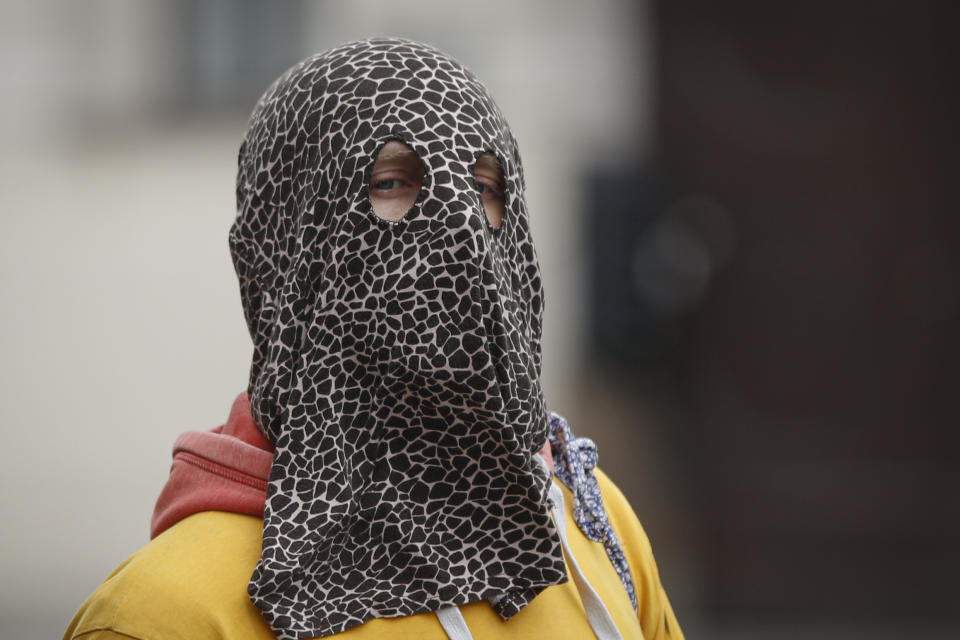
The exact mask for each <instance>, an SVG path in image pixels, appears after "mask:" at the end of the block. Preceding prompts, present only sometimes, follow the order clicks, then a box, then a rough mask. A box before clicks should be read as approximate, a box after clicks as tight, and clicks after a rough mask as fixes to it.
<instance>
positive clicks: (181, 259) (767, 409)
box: [0, 0, 960, 638]
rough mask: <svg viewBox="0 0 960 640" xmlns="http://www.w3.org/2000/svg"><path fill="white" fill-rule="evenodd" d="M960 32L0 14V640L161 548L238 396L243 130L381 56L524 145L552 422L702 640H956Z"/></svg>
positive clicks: (517, 20) (216, 14)
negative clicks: (478, 100)
mask: <svg viewBox="0 0 960 640" xmlns="http://www.w3.org/2000/svg"><path fill="white" fill-rule="evenodd" d="M958 13H960V12H958V5H957V4H956V3H953V2H949V1H946V0H945V1H943V2H935V1H917V2H909V3H908V2H886V1H882V2H867V1H863V2H820V1H812V2H803V3H798V2H774V3H771V2H760V1H754V2H740V1H730V2H724V3H716V2H707V1H696V0H662V1H659V2H657V1H653V0H650V1H646V2H629V1H627V0H602V1H596V2H590V3H587V2H583V1H582V0H552V1H543V2H509V1H503V2H501V1H499V0H490V1H488V2H485V3H480V4H478V3H471V4H469V5H468V4H462V3H451V2H443V1H442V0H431V1H416V0H408V1H407V2H404V3H386V2H369V1H353V2H349V3H348V2H339V3H337V2H305V1H290V2H284V3H265V2H263V3H261V2H253V1H252V0H246V1H227V0H175V1H171V2H164V3H159V2H146V1H122V0H116V1H107V0H91V1H88V2H83V3H72V2H66V1H64V2H38V1H29V0H2V1H0V34H2V35H0V51H2V60H3V67H2V82H0V91H2V94H0V140H2V144H0V181H2V182H0V186H2V189H0V264H2V266H0V300H2V304H3V307H2V308H3V317H2V320H0V349H2V353H3V357H2V361H0V403H2V407H3V409H4V411H3V419H2V427H0V429H2V430H3V431H2V435H3V441H4V443H5V446H4V447H2V451H0V486H2V487H3V488H2V493H0V500H2V502H0V509H2V513H3V516H4V519H3V526H2V529H0V566H2V567H3V568H2V570H0V575H2V578H3V579H2V581H0V637H2V638H42V637H47V638H50V637H59V634H60V633H62V631H63V629H64V628H65V626H66V624H67V622H68V621H69V619H70V617H71V616H72V615H73V612H74V611H75V610H76V608H77V607H78V606H79V605H80V603H81V602H82V601H83V599H84V598H85V597H86V596H87V595H88V594H89V593H90V592H91V591H92V590H93V589H94V588H95V587H96V586H97V585H98V584H99V583H100V582H101V581H102V580H103V579H104V578H105V577H106V575H107V574H108V573H109V572H110V571H112V569H113V568H114V567H115V566H116V565H117V564H118V563H119V562H120V561H122V560H123V559H124V558H125V557H126V556H127V555H129V554H130V553H131V552H133V551H134V550H136V549H137V548H139V547H140V546H141V545H142V544H144V543H145V542H146V541H147V539H148V527H149V520H150V515H151V512H152V508H153V502H154V500H155V498H156V495H157V494H158V492H159V490H160V488H161V487H162V485H163V483H164V480H165V478H166V475H167V471H168V469H169V463H170V451H171V447H172V443H173V441H174V439H175V437H176V436H177V435H178V434H179V433H180V432H182V431H185V430H189V429H207V428H211V427H213V426H216V425H218V424H220V423H222V421H223V420H224V419H225V417H226V414H227V411H228V409H229V407H230V403H231V401H232V400H233V397H234V396H235V394H236V393H238V392H239V391H241V390H242V389H243V388H244V387H245V384H246V375H247V366H248V364H249V358H250V344H249V338H248V336H247V334H246V327H245V325H244V323H243V319H242V314H241V310H240V303H239V296H238V293H237V287H236V283H235V278H234V275H233V271H232V266H231V263H230V258H229V253H228V250H227V242H226V233H227V229H228V227H229V225H230V223H231V221H232V216H233V213H234V201H233V180H234V171H235V166H236V164H235V163H236V151H237V148H238V146H239V141H240V137H241V135H242V134H243V131H244V128H245V123H246V118H247V115H248V114H249V112H250V110H251V109H252V107H253V104H254V102H255V100H256V98H257V97H258V96H259V94H260V93H261V92H262V91H263V89H264V88H265V87H266V86H267V85H268V84H269V82H270V81H271V80H272V79H273V78H274V77H276V76H277V75H278V74H280V73H281V72H282V71H283V70H285V69H286V68H287V67H289V66H291V65H292V64H293V63H294V62H296V61H298V60H299V59H301V58H303V57H305V56H306V55H308V54H310V53H313V52H317V51H321V50H324V49H326V48H329V47H331V46H334V45H336V44H339V43H341V42H344V41H347V40H351V39H356V38H363V37H369V36H374V35H396V36H404V37H409V38H414V39H418V40H423V41H426V42H429V43H431V44H434V45H435V46H437V47H438V48H440V49H442V50H444V51H446V52H448V53H450V54H452V55H454V56H455V57H457V58H458V59H460V60H461V61H462V62H463V63H465V64H466V65H467V66H468V67H470V68H471V69H473V70H474V71H475V72H476V74H477V75H478V76H479V77H480V78H481V79H483V80H484V82H485V83H486V84H487V86H488V87H489V89H490V90H491V93H492V94H493V95H494V96H495V97H496V98H497V100H498V102H499V103H500V106H501V108H502V110H503V111H504V113H505V114H506V116H507V118H508V119H509V120H510V122H511V124H512V127H513V129H514V133H515V134H516V136H517V138H518V139H519V141H520V146H521V149H522V151H523V154H524V163H525V168H526V172H527V182H528V189H529V190H528V194H527V197H528V202H529V205H530V208H531V210H532V215H533V227H534V235H535V237H536V240H537V243H538V248H539V252H540V257H541V263H542V268H543V271H544V280H545V285H546V289H547V317H546V328H545V331H546V335H545V345H544V351H545V372H544V378H545V384H546V393H547V400H548V403H549V404H550V406H551V408H553V410H555V411H558V412H561V413H564V414H566V415H567V417H568V418H569V419H570V421H571V424H572V425H573V426H574V428H575V430H576V432H577V433H578V434H579V435H588V436H590V437H592V438H593V439H595V440H596V441H597V442H598V446H599V451H600V464H601V466H602V467H603V468H604V469H605V470H606V471H607V472H608V473H609V474H610V475H611V476H612V477H613V478H614V480H615V481H616V482H617V483H618V484H619V485H620V486H621V488H622V489H623V490H624V492H625V493H626V494H627V496H628V497H629V498H630V500H631V502H632V504H633V506H634V508H635V510H636V511H637V513H638V515H639V516H640V519H641V520H642V521H643V523H644V525H645V527H646V529H647V532H648V534H649V535H650V538H651V540H652V542H653V545H654V549H655V551H656V555H657V559H658V562H659V565H660V571H661V576H662V578H663V581H664V584H665V586H666V588H667V591H668V593H669V594H670V597H671V600H672V602H673V605H674V608H675V610H676V612H677V615H678V616H679V619H680V622H681V625H682V626H683V627H684V629H685V631H686V633H687V636H688V637H691V638H806V637H814V636H816V637H826V638H841V637H842V638H850V637H871V638H900V637H911V638H941V637H943V638H946V637H951V638H953V637H957V634H958V632H960V606H958V605H957V602H956V601H957V599H958V596H960V589H958V587H957V584H958V581H957V575H958V573H960V550H958V542H960V501H958V498H957V490H958V488H960V477H958V476H960V466H958V462H960V459H958V458H960V454H958V435H957V429H956V426H957V424H958V421H957V417H956V407H955V405H956V399H957V395H958V394H957V389H958V384H957V383H958V382H960V376H958V373H957V361H958V356H960V353H958V351H960V349H958V346H960V345H958V337H957V335H958V332H957V328H958V320H960V287H958V286H957V276H958V274H960V264H958V262H960V257H958V255H960V254H958V251H957V250H958V248H960V229H958V227H960V216H958V215H957V214H958V207H957V193H958V179H957V168H958V163H957V162H956V154H957V148H958V142H960V140H958V137H957V133H958V131H957V114H958V113H960V104H958V103H960V100H958V92H957V79H958V75H957V68H956V66H957V65H956V63H957V60H958V59H960V58H958V55H960V51H958V41H960V39H958V35H960V34H958V26H960V22H958V17H960V16H958ZM951 425H952V426H951Z"/></svg>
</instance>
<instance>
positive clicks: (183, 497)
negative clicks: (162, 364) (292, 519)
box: [150, 393, 273, 538]
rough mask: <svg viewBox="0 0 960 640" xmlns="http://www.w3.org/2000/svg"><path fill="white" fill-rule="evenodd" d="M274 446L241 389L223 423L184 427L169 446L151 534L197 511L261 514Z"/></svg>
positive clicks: (156, 533)
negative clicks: (168, 464)
mask: <svg viewBox="0 0 960 640" xmlns="http://www.w3.org/2000/svg"><path fill="white" fill-rule="evenodd" d="M272 462H273V445H272V444H270V442H269V441H268V440H267V439H266V438H264V437H263V435H261V434H260V431H259V430H258V429H257V425H256V424H255V423H254V421H253V417H252V416H251V415H250V400H249V399H248V398H247V394H246V393H241V394H240V395H239V396H237V399H236V400H234V402H233V407H232V408H231V409H230V416H229V417H228V418H227V422H226V423H225V424H223V425H221V426H219V427H217V428H216V429H212V430H210V431H188V432H186V433H184V434H182V435H181V436H180V437H179V438H177V441H176V443H175V444H174V446H173V465H172V466H171V467H170V478H169V479H168V480H167V484H166V486H164V488H163V491H162V492H161V493H160V497H159V498H158V499H157V504H156V507H154V511H153V520H152V522H151V525H150V537H151V538H155V537H157V536H158V535H160V534H161V533H163V532H164V531H165V530H167V529H168V528H170V527H171V526H173V525H174V524H176V523H177V522H179V521H180V520H183V519H184V518H186V517H187V516H189V515H192V514H194V513H197V512H199V511H231V512H234V513H242V514H246V515H251V516H257V517H263V503H264V500H265V498H266V494H267V478H269V476H270V465H271V464H272Z"/></svg>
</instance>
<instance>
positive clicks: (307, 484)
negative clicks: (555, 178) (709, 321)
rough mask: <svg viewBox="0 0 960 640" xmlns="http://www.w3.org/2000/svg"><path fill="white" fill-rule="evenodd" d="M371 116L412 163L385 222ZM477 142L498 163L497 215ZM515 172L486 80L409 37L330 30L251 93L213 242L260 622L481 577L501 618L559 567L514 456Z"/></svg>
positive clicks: (422, 594) (518, 297) (529, 276)
mask: <svg viewBox="0 0 960 640" xmlns="http://www.w3.org/2000/svg"><path fill="white" fill-rule="evenodd" d="M391 140H400V141H402V142H404V143H406V144H407V145H408V146H409V147H410V148H411V149H412V150H413V151H414V152H416V154H417V155H418V156H419V157H420V159H421V160H422V162H423V164H424V168H425V170H426V175H425V177H424V179H423V185H422V189H421V191H420V194H419V197H418V198H417V201H416V203H415V204H414V206H413V208H412V209H411V210H410V211H409V212H408V213H407V215H406V216H405V218H404V219H403V220H401V221H399V222H397V223H390V222H386V221H384V220H381V219H380V218H378V217H377V216H376V214H375V213H374V212H373V211H372V209H371V204H370V199H369V194H368V182H369V175H370V170H371V168H372V165H373V163H374V160H375V158H376V156H377V153H378V151H379V150H380V148H382V147H383V145H385V144H386V143H387V142H389V141H391ZM484 153H492V154H494V155H495V156H496V157H497V159H498V160H499V162H500V165H501V167H502V168H503V174H504V179H505V185H506V189H505V198H506V204H505V213H504V218H503V221H502V223H501V225H500V227H499V228H497V229H494V228H493V227H491V226H490V225H489V224H488V222H487V221H486V218H485V215H484V210H483V205H482V202H481V199H480V194H479V192H478V190H477V185H476V183H475V181H474V179H473V166H474V163H475V162H476V160H477V158H478V157H479V156H481V155H482V154H484ZM523 194H524V183H523V173H522V169H521V166H520V156H519V153H518V150H517V144H516V141H515V139H514V137H513V135H512V134H511V133H510V130H509V128H508V126H507V123H506V121H505V120H504V118H503V116H502V115H501V114H500V111H499V109H498V108H497V106H496V105H495V104H494V102H493V100H492V99H491V98H490V96H489V95H488V93H487V91H486V89H485V88H484V87H483V85H481V84H480V82H479V81H478V80H477V79H476V78H475V77H474V76H473V75H472V74H471V73H470V72H469V71H467V70H466V69H465V68H464V67H463V66H462V65H460V64H459V63H458V62H457V61H455V60H453V59H452V58H450V57H449V56H447V55H445V54H443V53H441V52H439V51H437V50H435V49H433V48H431V47H429V46H426V45H422V44H418V43H415V42H409V41H404V40H395V39H376V40H368V41H362V42H354V43H349V44H346V45H343V46H340V47H337V48H335V49H332V50H330V51H328V52H326V53H322V54H319V55H316V56H313V57H311V58H308V59H306V60H304V61H303V62H301V63H299V64H297V65H296V66H294V67H293V68H292V69H290V70H289V71H287V72H286V73H285V74H284V75H283V76H281V77H280V78H279V79H278V80H277V81H276V82H275V83H274V84H273V85H272V86H271V87H270V88H269V89H268V90H267V92H266V93H265V94H264V95H263V97H262V98H261V99H260V101H259V103H258V104H257V106H256V108H255V109H254V112H253V114H252V116H251V120H250V124H249V128H248V130H247V133H246V136H245V137H244V140H243V143H242V145H241V148H240V156H239V172H238V177H237V208H238V212H237V218H236V221H235V223H234V225H233V227H232V228H231V232H230V245H231V250H232V254H233V259H234V265H235V267H236V271H237V275H238V277H239V279H240V289H241V298H242V301H243V306H244V311H245V315H246V320H247V324H248V326H249V329H250V334H251V336H252V337H253V342H254V356H253V364H252V366H251V369H250V385H249V393H250V401H251V408H252V412H253V416H254V419H255V421H256V423H257V426H258V427H259V429H260V430H261V431H262V432H263V434H264V435H265V436H266V437H267V438H268V439H269V440H270V441H271V442H272V443H273V444H274V445H275V456H274V461H273V465H272V468H271V472H270V480H269V485H268V488H267V501H266V509H265V513H264V529H263V552H262V555H261V558H260V561H259V563H258V564H257V567H256V569H255V571H254V574H253V577H252V579H251V582H250V585H249V593H250V596H251V598H252V600H253V602H254V603H255V604H256V605H257V606H258V607H259V608H260V609H261V610H262V612H263V614H264V616H265V618H266V619H267V620H268V622H269V623H270V624H271V626H272V628H273V630H274V632H275V633H276V634H277V636H278V637H280V638H302V637H312V636H326V635H330V634H333V633H337V632H340V631H343V630H345V629H348V628H350V627H352V626H355V625H358V624H361V623H363V622H364V621H366V620H368V619H370V618H374V617H394V616H403V615H410V614H415V613H422V612H427V611H434V610H436V609H438V608H440V607H444V606H448V605H459V604H465V603H467V602H471V601H475V600H479V599H483V598H488V599H491V601H493V602H495V603H496V604H495V605H494V606H495V608H496V609H497V611H498V613H500V614H501V615H502V616H503V617H504V618H508V617H510V616H511V615H513V614H514V613H516V612H517V611H519V610H520V609H521V608H522V607H523V606H524V605H525V604H526V603H528V602H529V601H530V600H532V599H533V597H534V596H535V595H536V594H537V593H539V592H540V591H542V590H543V589H544V588H546V587H547V586H549V585H553V584H558V583H560V582H563V581H564V580H565V579H566V573H565V570H564V564H563V556H562V552H561V549H560V545H559V540H558V537H557V534H556V531H555V529H554V526H553V523H552V522H551V520H550V517H549V513H548V508H547V505H546V502H547V485H548V483H549V478H548V475H547V473H546V472H545V471H544V470H543V469H542V468H541V466H540V465H539V464H538V463H537V462H536V461H535V460H534V457H533V454H534V453H535V452H536V451H537V450H538V449H539V448H540V446H541V444H542V443H543V442H544V440H545V438H546V434H547V413H546V410H545V407H544V402H543V396H542V392H541V387H540V334H541V317H542V311H543V304H542V300H543V296H542V290H541V281H540V272H539V267H538V265H537V260H536V255H535V252H534V248H533V241H532V238H531V235H530V227H529V220H528V216H527V211H526V205H525V202H524V195H523Z"/></svg>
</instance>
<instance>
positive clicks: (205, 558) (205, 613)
mask: <svg viewBox="0 0 960 640" xmlns="http://www.w3.org/2000/svg"><path fill="white" fill-rule="evenodd" d="M596 473H597V478H598V480H599V482H600V488H601V491H602V493H603V499H604V505H605V506H606V509H607V512H608V514H609V516H610V519H611V522H612V524H613V526H614V528H615V529H616V531H617V534H618V535H619V536H620V540H621V542H622V543H623V546H624V550H625V552H626V555H627V561H628V562H629V564H630V570H631V572H632V573H633V580H634V583H635V585H636V589H637V602H638V605H639V607H640V615H639V619H638V616H637V614H636V613H634V611H633V607H632V606H631V604H630V600H629V598H628V597H627V594H626V591H625V590H624V588H623V585H622V583H621V582H620V579H619V577H618V576H617V573H616V571H615V570H614V568H613V565H612V564H611V563H610V559H609V558H608V557H607V554H606V552H605V551H604V549H603V546H602V545H600V544H599V543H595V542H590V541H589V540H588V539H587V538H586V537H584V536H583V534H582V533H581V532H580V530H579V529H578V528H577V526H576V524H575V523H574V521H573V516H572V513H571V510H570V505H571V501H572V498H571V495H570V493H569V491H567V490H566V488H563V490H564V502H565V504H566V507H567V535H568V536H569V540H570V545H571V547H572V549H573V553H574V555H575V556H576V558H577V562H578V563H579V564H580V567H581V569H582V570H583V572H584V573H585V574H586V576H587V579H588V580H589V581H590V583H591V584H592V585H593V587H594V589H596V590H597V592H598V593H599V594H600V595H601V597H602V598H603V601H604V603H605V604H606V605H607V608H608V609H609V611H610V614H611V616H612V617H613V620H614V622H615V623H616V624H617V627H619V629H620V632H621V634H622V635H623V637H624V639H625V640H626V639H631V638H646V639H647V640H651V639H656V640H661V639H666V638H674V639H676V638H681V639H682V638H683V634H682V633H681V631H680V627H679V625H678V624H677V621H676V618H675V617H674V614H673V611H672V610H671V608H670V603H669V602H668V600H667V596H666V593H665V592H664V590H663V587H662V586H661V585H660V578H659V575H658V574H657V567H656V563H655V562H654V559H653V551H652V550H651V548H650V542H649V540H648V539H647V535H646V533H644V531H643V528H642V527H641V526H640V522H639V521H638V520H637V517H636V515H634V513H633V511H632V510H631V508H630V505H629V504H628V503H627V501H626V499H625V498H624V497H623V494H621V493H620V491H619V490H618V489H617V487H616V486H614V484H613V483H612V482H611V481H610V479H609V478H607V477H606V476H605V475H604V474H603V473H602V472H600V471H599V470H597V471H596ZM555 482H556V481H555ZM561 486H562V485H561ZM261 527H262V520H260V519H259V518H255V517H252V516H244V515H239V514H235V513H226V512H223V511H204V512H201V513H197V514H194V515H192V516H190V517H189V518H186V519H185V520H183V521H181V522H179V523H177V524H176V525H174V526H173V527H171V528H170V529H168V530H167V531H166V532H164V533H163V534H162V535H160V536H158V537H157V538H156V539H154V540H153V541H152V542H150V543H149V544H147V545H146V546H145V547H143V548H142V549H140V550H139V551H137V552H136V553H134V554H133V555H132V556H130V557H129V558H128V559H127V560H126V561H124V563H123V564H121V565H120V566H119V567H117V569H116V570H115V571H114V572H113V573H112V574H111V575H110V577H109V578H107V580H106V581H105V582H104V583H103V584H102V585H100V587H99V588H98V589H97V590H96V591H95V592H94V593H93V595H91V596H90V598H89V599H87V601H86V602H85V603H84V604H83V606H81V607H80V610H79V611H78V612H77V614H76V616H74V618H73V621H72V622H71V623H70V626H69V627H68V628H67V631H66V633H65V634H64V640H73V639H82V640H96V639H121V638H127V639H129V638H133V639H135V640H172V639H174V638H190V639H191V640H208V639H211V640H212V639H214V638H217V639H220V638H229V639H230V640H261V639H262V640H272V639H273V638H274V636H273V634H272V633H271V632H270V628H269V626H268V625H267V624H266V622H264V620H263V618H261V617H260V614H259V611H258V610H257V608H256V607H255V606H254V605H253V603H252V602H251V601H250V599H249V598H248V597H247V582H248V581H249V579H250V575H251V574H252V573H253V567H254V565H255V564H256V562H257V559H258V558H259V557H260V536H261ZM461 611H462V612H463V616H464V618H465V619H466V621H467V625H468V626H469V627H470V631H471V633H472V634H473V637H474V638H475V639H476V640H487V639H499V638H550V639H551V640H553V639H562V638H577V639H583V638H592V637H593V632H592V630H591V629H590V625H589V622H588V621H587V616H586V613H585V612H584V610H583V605H582V604H581V602H580V596H579V594H578V593H577V589H576V587H575V586H574V584H573V581H572V580H569V581H567V582H566V583H565V584H562V585H558V586H555V587H551V588H549V589H546V590H545V591H544V592H543V593H541V594H540V595H539V596H537V597H536V598H535V599H534V600H533V602H532V603H530V604H529V605H528V606H527V607H526V608H524V609H523V610H522V611H521V612H520V613H518V614H517V615H516V616H514V617H513V618H512V619H511V620H509V621H507V622H503V621H502V620H501V619H500V618H499V617H498V616H497V615H496V614H495V613H494V612H493V610H492V609H491V607H490V605H489V604H487V603H486V602H475V603H472V604H469V605H465V606H463V607H461ZM641 625H642V627H643V635H641ZM332 637H336V638H343V639H344V640H367V639H371V638H391V639H395V640H404V639H409V640H432V639H434V638H436V639H437V640H441V639H445V638H446V637H447V636H446V634H445V633H444V631H443V628H442V627H441V626H440V623H439V621H438V620H437V617H436V615H434V614H432V613H427V614H420V615H415V616H409V617H405V618H392V619H375V620H370V621H369V622H367V623H365V624H363V625H361V626H359V627H354V628H353V629H349V630H348V631H345V632H344V633H341V634H337V635H336V636H332Z"/></svg>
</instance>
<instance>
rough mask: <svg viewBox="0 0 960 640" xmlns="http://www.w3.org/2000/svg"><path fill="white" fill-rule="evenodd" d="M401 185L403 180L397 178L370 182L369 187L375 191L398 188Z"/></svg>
mask: <svg viewBox="0 0 960 640" xmlns="http://www.w3.org/2000/svg"><path fill="white" fill-rule="evenodd" d="M401 186H403V182H402V181H401V180H399V179H397V178H391V179H389V180H379V181H377V182H371V183H370V188H371V189H373V190H375V191H392V190H393V189H399V188H400V187H401Z"/></svg>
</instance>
